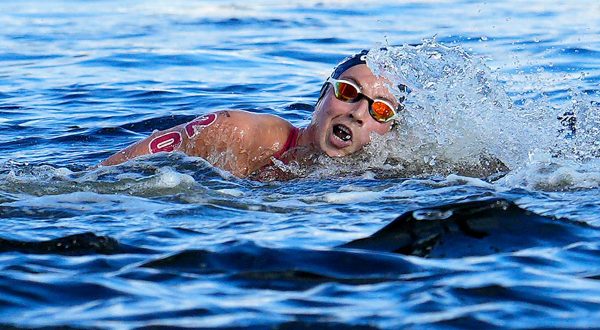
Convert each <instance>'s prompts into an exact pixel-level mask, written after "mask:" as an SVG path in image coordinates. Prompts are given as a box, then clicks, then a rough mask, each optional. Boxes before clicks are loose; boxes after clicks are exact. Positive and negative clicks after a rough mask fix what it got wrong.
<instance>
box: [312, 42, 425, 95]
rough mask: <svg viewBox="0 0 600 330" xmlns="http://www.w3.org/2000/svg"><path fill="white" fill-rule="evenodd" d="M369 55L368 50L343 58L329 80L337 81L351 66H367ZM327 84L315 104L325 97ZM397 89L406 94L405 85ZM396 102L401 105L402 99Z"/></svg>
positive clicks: (322, 88) (383, 48) (406, 88)
mask: <svg viewBox="0 0 600 330" xmlns="http://www.w3.org/2000/svg"><path fill="white" fill-rule="evenodd" d="M411 46H417V45H413V44H411ZM381 49H382V50H387V48H385V47H382V48H381ZM368 53H369V50H368V49H363V50H361V51H360V53H357V54H354V55H352V56H350V57H347V58H345V59H344V60H343V61H342V62H340V63H339V64H338V65H337V66H336V67H335V68H334V69H333V73H331V78H334V79H338V78H339V77H340V76H341V75H342V73H344V72H346V70H348V69H350V68H351V67H353V66H357V65H361V64H367V54H368ZM327 86H328V85H327V83H324V84H323V86H322V87H321V92H320V94H319V99H318V100H317V102H319V101H320V100H321V98H322V97H323V95H325V92H327ZM398 89H400V90H401V91H404V92H408V91H409V89H408V87H407V86H406V85H402V84H399V85H398ZM398 102H400V103H402V102H404V97H402V98H400V99H399V100H398Z"/></svg>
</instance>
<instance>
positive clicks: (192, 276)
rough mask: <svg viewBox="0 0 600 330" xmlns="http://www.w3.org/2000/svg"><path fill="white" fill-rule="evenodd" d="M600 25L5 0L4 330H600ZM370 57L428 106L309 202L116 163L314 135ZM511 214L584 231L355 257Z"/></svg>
mask: <svg viewBox="0 0 600 330" xmlns="http://www.w3.org/2000/svg"><path fill="white" fill-rule="evenodd" d="M599 17H600V5H599V4H597V3H596V2H595V1H578V2H566V3H565V2H560V3H559V2H547V1H539V2H536V1H533V2H531V1H528V2H518V1H506V2H499V3H481V4H480V3H475V2H469V1H464V2H429V1H417V2H410V3H400V4H399V3H396V2H385V1H383V2H382V1H366V2H363V3H361V4H360V6H357V3H356V2H349V1H301V2H297V1H291V2H290V1H288V2H285V3H280V2H270V1H257V2H244V3H241V2H222V1H174V2H153V3H152V4H150V3H148V2H144V1H129V2H124V3H123V2H116V1H101V2H79V1H58V2H48V3H46V2H40V1H19V2H15V3H9V2H6V3H2V4H0V24H1V25H2V27H3V28H2V29H0V45H2V47H0V63H1V64H2V65H1V66H0V129H1V132H2V133H1V134H0V150H1V151H2V154H1V156H0V219H1V220H2V221H0V233H2V234H1V235H0V238H2V239H4V240H6V241H3V242H2V244H0V251H1V252H0V269H1V270H2V275H1V276H0V307H1V308H0V324H2V325H12V326H16V327H23V328H31V327H43V326H72V327H82V328H90V327H110V328H135V327H144V326H153V325H154V326H160V325H163V326H171V327H173V326H181V327H196V328H198V327H199V328H202V327H204V328H219V327H222V328H229V327H234V328H235V327H255V328H265V327H274V328H277V327H279V328H302V327H306V326H308V327H314V328H324V327H329V328H343V327H352V326H356V327H365V328H367V327H373V328H398V327H406V326H416V327H428V328H429V327H440V328H447V327H466V328H474V327H482V328H495V327H503V328H505V327H516V328H534V327H538V328H539V327H564V328H589V327H596V326H597V324H599V321H600V319H599V316H598V315H597V314H598V313H597V311H598V310H599V307H600V300H599V299H598V297H600V284H599V283H598V278H599V277H600V268H599V267H598V266H597V265H598V262H597V261H598V255H599V251H600V246H599V244H600V243H598V242H597V241H596V237H597V236H596V233H597V227H598V226H599V225H600V217H599V216H598V214H600V202H599V200H600V198H599V197H600V194H599V193H598V189H599V185H600V167H599V166H600V164H599V163H598V150H599V149H598V148H599V145H598V141H599V139H598V137H599V134H600V133H599V127H600V125H599V121H600V117H599V116H600V115H599V114H600V111H599V110H600V109H599V102H600V97H599V91H600V69H599V68H600V56H599V55H600V38H599V37H598V36H599V35H600V19H599ZM419 43H420V44H421V45H420V46H417V47H415V46H408V45H409V44H419ZM394 45H395V46H394ZM381 46H387V47H388V50H387V51H385V52H384V51H379V48H380V47H381ZM363 48H374V51H372V52H371V54H370V57H369V65H370V66H371V68H372V69H373V70H375V71H381V72H380V73H381V74H382V75H384V76H386V77H388V78H389V79H390V80H391V81H394V82H396V83H397V82H402V83H403V84H406V85H408V86H409V87H410V89H411V92H410V93H409V94H408V95H404V96H406V113H405V115H404V116H403V117H402V118H401V121H400V123H399V127H398V129H397V130H395V131H394V132H392V133H390V134H388V135H386V136H383V137H378V136H375V137H374V140H373V143H372V144H371V145H370V146H368V147H367V148H366V149H365V150H364V152H362V153H360V154H357V155H354V156H352V157H349V158H346V159H327V158H321V159H319V160H318V162H317V164H316V165H315V166H313V167H311V168H298V167H294V164H290V165H288V166H287V167H285V169H286V170H289V171H291V172H292V174H295V175H297V177H296V178H294V179H292V180H291V181H287V182H280V181H272V182H269V181H267V182H257V181H252V180H243V179H237V178H235V177H233V176H232V175H230V174H229V173H227V172H224V171H222V170H219V169H216V168H213V167H211V166H210V165H209V164H208V163H207V162H205V161H204V160H202V159H198V158H193V157H187V156H184V155H181V154H169V155H166V154H161V155H156V156H154V157H142V158H140V159H137V160H135V161H131V162H128V163H126V164H123V165H120V166H115V167H96V165H97V164H98V163H99V162H100V161H101V160H102V159H104V158H105V157H107V156H108V155H110V154H112V153H113V152H115V151H117V150H119V149H120V148H122V147H124V146H126V145H128V144H130V143H132V142H134V141H137V140H138V139H140V138H142V137H144V136H147V135H148V134H149V133H150V132H152V130H154V129H162V128H167V127H170V126H173V125H176V124H179V123H183V122H186V121H188V120H190V119H192V118H195V117H196V116H198V115H200V114H204V113H208V112H211V111H215V110H222V109H245V110H250V111H256V112H262V113H272V114H277V115H280V116H282V117H284V118H286V119H288V120H290V121H291V122H293V123H294V124H295V125H297V126H303V125H306V124H307V123H308V121H309V120H310V115H311V111H312V106H313V104H314V102H315V101H316V98H317V96H318V92H319V89H320V85H321V83H322V82H323V81H324V79H325V77H326V76H327V75H328V74H329V72H330V70H331V68H332V67H333V66H334V65H335V64H336V63H337V62H338V61H340V60H341V59H343V58H344V57H346V56H348V55H350V54H352V53H355V52H357V51H359V50H360V49H363ZM384 67H385V68H384ZM565 113H573V114H574V115H575V117H576V118H577V122H576V125H575V128H576V133H575V134H572V132H571V131H569V130H566V129H565V126H564V125H562V124H561V121H560V120H559V119H558V118H557V117H560V116H563V115H564V114H565ZM497 161H499V162H500V163H501V164H503V165H505V167H499V166H497V165H498V164H499V163H498V162H497ZM490 197H494V198H504V199H508V200H512V201H514V202H516V203H517V204H518V205H519V206H521V207H523V208H525V209H527V210H531V211H534V212H536V213H538V214H543V215H546V216H549V217H556V218H557V219H558V218H561V219H560V220H555V221H560V222H561V223H564V224H565V228H569V229H568V232H566V233H564V235H549V234H547V233H545V232H540V233H536V232H525V233H517V234H515V235H516V236H515V239H514V242H515V244H516V242H519V241H520V240H522V239H523V238H524V237H526V238H530V239H531V238H532V236H534V237H538V238H539V243H538V244H535V245H532V246H527V247H525V248H523V247H519V248H515V249H512V250H511V249H510V248H509V249H504V250H498V252H494V253H487V254H483V255H478V254H473V255H471V256H465V257H458V258H422V257H417V256H405V255H402V254H397V253H387V252H373V251H366V250H360V249H343V248H336V246H339V245H342V244H344V243H347V242H349V241H351V240H354V239H358V238H361V237H366V236H368V235H370V234H372V233H373V232H375V231H376V230H378V229H380V228H381V227H383V226H384V225H385V224H387V223H388V222H390V221H391V220H393V219H394V218H395V217H396V216H398V215H400V214H402V213H404V212H407V211H411V210H414V209H417V208H422V207H433V206H439V205H443V204H448V203H458V202H464V201H472V200H480V199H485V198H490ZM415 214H416V215H417V218H419V219H420V220H423V221H432V220H435V219H441V218H444V217H446V216H449V215H448V214H446V215H444V214H445V213H435V212H417V213H415ZM432 218H435V219H432ZM524 219H525V220H523V221H527V218H524ZM571 220H575V221H580V222H582V223H583V224H584V225H582V226H579V225H574V224H571V223H570V222H569V221H571ZM82 233H93V235H91V234H90V235H86V236H74V237H75V238H71V236H69V235H77V234H82ZM65 237H67V240H66V241H60V242H59V243H56V244H60V246H56V244H55V245H53V246H51V248H48V246H46V245H43V244H41V243H40V244H37V245H36V244H34V245H33V246H31V245H27V244H26V243H24V242H30V241H44V240H49V239H57V238H58V239H60V238H65ZM567 237H575V238H576V240H575V241H573V240H567V239H566V238H567ZM15 242H16V243H15ZM82 242H83V243H82ZM115 242H118V243H115ZM87 243H89V245H85V244H87ZM451 243H452V242H445V244H447V245H448V246H452V244H451ZM459 243H460V242H456V246H459V245H460V244H459ZM492 243H498V244H497V245H499V246H508V247H510V243H511V241H510V240H506V239H505V240H503V241H502V242H492ZM79 244H83V245H84V247H81V246H80V245H79ZM114 244H116V245H114ZM24 246H25V247H26V248H25V247H24ZM68 246H71V247H76V248H72V249H71V250H69V248H68ZM515 246H516V245H515ZM58 248H64V249H66V250H65V251H66V252H60V251H59V250H56V249H58ZM44 249H45V250H44ZM48 249H51V250H48ZM52 249H55V250H52Z"/></svg>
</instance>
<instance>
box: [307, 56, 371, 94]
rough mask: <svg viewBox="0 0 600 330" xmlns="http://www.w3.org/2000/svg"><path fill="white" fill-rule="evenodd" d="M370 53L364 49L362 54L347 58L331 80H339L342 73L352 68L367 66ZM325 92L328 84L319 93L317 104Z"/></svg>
mask: <svg viewBox="0 0 600 330" xmlns="http://www.w3.org/2000/svg"><path fill="white" fill-rule="evenodd" d="M368 53H369V50H368V49H363V50H362V51H361V52H360V53H357V54H354V55H352V56H350V57H346V58H345V59H344V60H343V61H342V62H340V63H339V64H338V65H336V67H335V68H334V69H333V72H332V73H331V78H334V79H338V78H339V77H340V76H341V75H342V73H344V72H345V71H346V70H348V69H350V68H351V67H353V66H356V65H361V64H367V54H368ZM325 92H327V83H324V84H323V86H321V92H320V93H319V99H318V100H317V103H318V102H319V101H320V100H321V98H322V97H323V95H325Z"/></svg>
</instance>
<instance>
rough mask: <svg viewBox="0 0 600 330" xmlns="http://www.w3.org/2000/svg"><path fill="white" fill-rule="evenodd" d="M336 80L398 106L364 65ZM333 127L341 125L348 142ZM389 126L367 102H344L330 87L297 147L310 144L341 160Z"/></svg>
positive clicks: (377, 78)
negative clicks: (347, 135)
mask: <svg viewBox="0 0 600 330" xmlns="http://www.w3.org/2000/svg"><path fill="white" fill-rule="evenodd" d="M339 79H346V80H350V81H353V82H354V83H356V84H357V85H358V86H359V87H360V88H361V90H362V93H363V94H365V95H367V96H368V97H370V98H381V99H386V100H388V101H389V102H390V103H391V104H392V105H393V106H397V105H398V103H397V102H396V101H395V100H396V99H395V98H394V96H393V95H392V94H391V93H390V91H389V90H388V88H387V85H386V83H387V81H386V80H384V79H383V78H379V77H377V76H375V75H373V73H372V72H371V70H370V69H369V68H368V67H367V65H365V64H361V65H357V66H353V67H351V68H350V69H348V70H346V71H345V72H344V73H343V74H342V75H341V76H340V77H339ZM336 125H342V126H344V131H348V130H349V132H350V133H351V134H350V135H351V138H350V139H349V140H347V141H344V139H342V138H340V137H338V135H336V134H335V131H336V130H335V128H336ZM390 129H391V123H389V122H388V123H380V122H378V121H376V120H375V119H373V118H372V117H371V115H370V114H369V103H368V101H367V100H366V99H364V98H363V99H361V100H359V101H358V102H356V103H347V102H344V101H340V100H338V99H337V98H335V95H334V90H333V87H332V86H329V88H328V90H327V92H326V94H325V96H324V97H323V98H322V99H321V101H319V103H318V104H317V106H316V107H315V112H314V113H313V117H312V121H311V123H310V125H309V126H308V127H307V128H306V129H305V130H303V132H302V133H301V135H300V140H299V145H309V144H312V145H314V146H315V147H316V149H318V150H319V151H321V152H323V153H325V154H327V155H328V156H330V157H343V156H347V155H350V154H352V153H355V152H357V151H358V150H360V149H362V148H363V147H364V146H365V145H367V144H368V143H369V142H370V141H371V133H373V132H375V133H377V134H380V135H383V134H385V133H387V132H389V131H390Z"/></svg>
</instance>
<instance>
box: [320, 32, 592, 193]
mask: <svg viewBox="0 0 600 330" xmlns="http://www.w3.org/2000/svg"><path fill="white" fill-rule="evenodd" d="M367 64H368V65H369V67H370V68H371V70H372V71H373V72H374V73H375V74H376V75H379V76H381V77H384V78H386V79H387V80H388V81H390V82H391V83H390V85H389V86H388V87H389V88H390V91H391V92H392V93H393V94H394V95H395V96H396V97H397V98H399V99H401V98H404V99H405V101H404V105H405V113H404V114H403V116H402V117H401V119H400V120H399V122H398V125H397V126H398V127H397V128H396V129H395V130H394V131H393V132H391V133H389V134H386V135H385V136H379V135H376V134H374V135H373V136H372V142H371V143H370V144H369V145H368V146H367V147H366V148H365V150H364V152H362V153H358V154H355V155H352V156H350V157H347V158H344V159H325V158H322V159H320V164H321V165H322V166H323V167H332V168H335V171H336V172H337V173H339V171H340V170H341V169H342V171H343V169H346V171H347V172H356V171H364V170H376V171H377V170H385V172H387V173H388V174H387V175H395V176H414V175H423V176H429V175H449V174H460V175H468V176H477V177H489V178H490V179H493V178H496V177H497V176H495V174H505V173H507V172H508V171H509V170H510V171H511V172H510V175H509V176H508V178H505V179H504V181H501V183H504V184H507V185H509V186H511V187H515V186H529V187H535V188H537V189H548V190H553V189H559V190H562V189H565V188H566V189H569V188H580V187H594V186H598V184H599V183H600V180H596V181H594V180H592V181H593V182H590V179H589V177H588V178H587V179H586V181H585V182H581V181H580V180H577V179H576V178H577V177H580V178H583V177H585V176H586V175H585V174H586V173H589V171H594V170H593V169H594V168H595V167H594V166H590V165H589V162H590V161H591V160H593V159H595V158H596V157H597V153H598V143H599V142H598V141H599V128H600V120H599V118H598V117H599V112H598V111H597V109H594V102H592V101H591V100H589V97H587V95H585V94H582V93H578V94H577V93H572V97H571V102H570V104H569V105H568V106H567V107H557V106H553V105H551V104H550V103H548V102H545V100H541V101H540V100H533V101H531V102H526V103H525V105H523V106H517V105H515V104H514V102H513V101H512V100H511V98H510V97H509V96H508V94H507V92H506V91H505V90H504V88H503V86H504V84H503V83H501V82H500V81H501V80H500V79H499V78H498V75H497V73H495V72H493V71H492V70H491V69H490V68H489V67H488V66H486V64H485V63H484V62H483V59H481V58H477V57H474V56H471V55H469V54H467V53H466V52H465V51H464V50H462V49H461V48H460V47H447V46H444V45H441V44H439V43H437V42H436V41H435V40H425V41H424V42H423V43H422V44H420V45H418V46H410V45H404V46H394V47H382V48H375V49H372V50H371V51H370V52H369V54H368V56H367ZM400 84H402V85H405V86H408V90H405V89H401V88H398V87H397V86H398V85H400ZM565 114H567V116H572V117H575V118H577V121H576V122H572V123H571V125H572V127H569V123H568V122H567V120H566V119H563V120H560V118H564V117H565ZM567 119H568V118H567ZM575 130H576V131H577V133H576V134H575ZM549 168H552V170H549ZM349 169H350V170H349ZM321 172H323V171H321ZM391 172H393V174H392V173H391ZM550 172H551V174H550ZM519 173H520V174H519ZM523 173H525V175H523ZM534 173H538V175H534ZM320 174H321V175H322V174H323V173H320ZM593 174H594V175H592V177H598V175H596V174H598V173H595V172H594V173H593ZM519 178H520V179H519ZM526 178H529V179H528V180H526ZM532 178H536V179H535V180H533V181H532V180H531V179H532ZM547 181H550V182H551V183H548V182H547Z"/></svg>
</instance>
